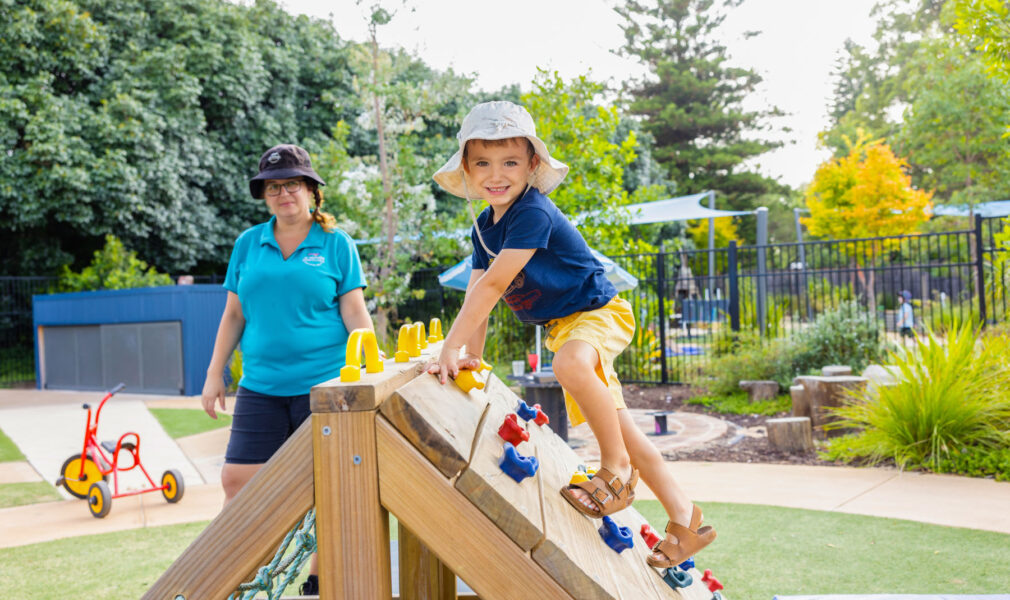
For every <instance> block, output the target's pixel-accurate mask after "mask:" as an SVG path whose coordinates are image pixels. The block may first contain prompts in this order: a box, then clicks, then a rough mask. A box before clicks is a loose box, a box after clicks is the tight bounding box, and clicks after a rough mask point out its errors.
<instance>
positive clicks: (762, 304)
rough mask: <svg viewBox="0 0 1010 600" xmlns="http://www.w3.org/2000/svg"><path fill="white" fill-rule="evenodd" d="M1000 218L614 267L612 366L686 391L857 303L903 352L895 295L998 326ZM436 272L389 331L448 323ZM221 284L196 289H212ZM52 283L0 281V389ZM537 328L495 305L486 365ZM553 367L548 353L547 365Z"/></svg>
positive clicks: (1002, 265) (935, 323) (686, 253)
mask: <svg viewBox="0 0 1010 600" xmlns="http://www.w3.org/2000/svg"><path fill="white" fill-rule="evenodd" d="M1004 227H1005V226H1004V223H1003V221H1002V220H1000V219H983V218H976V220H975V222H974V227H973V228H972V229H970V230H965V231H952V232H943V233H930V234H922V235H909V236H895V237H881V238H870V239H856V240H832V241H813V242H803V243H788V244H769V245H766V246H737V245H736V244H735V243H734V244H731V245H730V246H729V247H728V248H719V249H716V250H712V251H709V250H677V251H670V252H666V251H660V252H656V253H652V254H635V255H629V256H618V257H612V258H613V259H614V261H615V262H616V263H617V264H618V265H620V266H621V267H622V268H624V269H625V270H627V271H628V272H629V273H631V274H632V275H634V276H635V277H637V278H638V286H637V287H636V288H635V289H633V290H630V291H627V292H622V296H624V297H625V298H626V299H628V300H629V301H630V302H631V304H632V307H633V309H634V311H635V315H636V319H637V325H638V326H637V328H636V332H635V339H634V341H633V342H632V344H631V346H630V347H629V348H628V350H626V351H625V352H624V353H623V354H622V355H621V356H620V357H619V359H618V364H617V365H616V367H617V370H618V373H619V374H620V375H621V376H622V379H623V380H624V381H626V382H628V383H635V382H637V383H675V382H691V381H695V380H697V378H698V377H699V376H700V375H702V374H703V373H704V372H705V369H706V367H707V366H708V365H709V364H710V361H711V360H712V359H713V358H714V357H717V356H719V355H721V354H723V353H725V352H727V351H729V349H730V348H731V340H733V339H734V338H736V337H738V336H740V335H750V336H753V337H755V338H758V339H763V340H773V339H781V338H788V337H790V336H793V335H796V334H797V333H798V332H800V331H802V330H803V329H805V328H807V327H809V326H810V325H811V324H812V323H813V322H814V321H815V320H816V319H817V317H818V315H821V314H823V313H825V312H827V311H831V310H833V309H835V308H837V307H838V306H839V305H840V304H841V303H842V302H846V301H854V302H857V303H858V304H859V305H860V306H862V307H865V313H864V314H865V317H866V318H867V319H868V320H873V321H874V322H876V323H877V324H878V326H879V330H880V332H881V334H882V335H884V336H886V337H887V338H888V339H889V340H891V341H893V342H895V343H900V342H901V341H902V338H901V337H900V336H899V335H898V332H897V322H898V321H897V314H898V300H897V298H898V295H899V294H900V293H901V292H903V291H906V290H907V291H908V292H910V293H911V295H912V298H913V302H912V304H913V315H914V319H915V329H918V330H920V331H922V330H924V329H926V328H929V329H931V330H934V331H943V330H945V329H947V328H948V327H950V326H951V325H952V324H953V323H955V322H963V321H970V322H972V323H974V324H976V325H987V324H993V323H998V322H1004V321H1006V319H1007V314H1008V312H1007V309H1008V305H1010V301H1008V298H1007V290H1008V287H1010V253H1008V252H1007V250H1006V249H1005V247H1004V248H999V236H1001V235H1006V232H1004ZM442 270H443V269H422V270H419V271H417V272H415V273H414V274H413V279H412V282H411V290H412V294H411V296H410V298H409V299H408V300H407V301H406V302H404V303H403V304H401V305H400V306H399V307H398V310H397V319H396V320H395V321H394V323H393V325H394V326H399V324H400V323H401V322H406V321H407V320H423V321H425V322H427V321H428V320H429V319H431V318H432V317H438V318H440V319H441V320H442V322H443V323H444V324H449V323H451V321H452V319H454V318H455V316H456V313H457V312H458V311H459V308H460V306H461V305H462V303H463V292H461V291H457V290H451V289H448V288H444V287H442V286H441V285H439V283H438V277H437V276H438V273H439V272H441V271H442ZM222 279H223V278H222V277H221V276H208V277H199V278H197V280H196V282H197V283H218V282H220V281H222ZM53 284H54V280H53V279H51V278H44V277H0V385H12V384H18V383H22V382H30V381H32V380H33V379H34V376H35V367H34V360H33V357H34V353H33V332H32V327H31V323H32V317H31V296H32V294H38V293H45V292H46V291H48V290H49V289H51V287H52V285H53ZM535 336H536V329H535V328H534V327H533V326H530V325H525V324H523V323H520V322H519V321H518V320H517V319H516V318H515V316H513V315H512V314H511V311H509V310H508V308H507V307H506V306H505V305H504V304H503V303H498V306H497V307H496V308H495V309H494V312H493V313H492V314H491V317H490V319H489V326H488V335H487V339H488V344H487V345H486V347H485V352H484V355H485V357H486V358H487V359H488V360H489V361H491V362H492V363H495V364H505V363H507V362H509V361H512V360H520V359H523V358H525V357H526V356H527V355H528V354H529V353H532V352H533V351H534V350H535ZM545 358H546V360H550V357H549V353H548V355H547V356H546V357H545Z"/></svg>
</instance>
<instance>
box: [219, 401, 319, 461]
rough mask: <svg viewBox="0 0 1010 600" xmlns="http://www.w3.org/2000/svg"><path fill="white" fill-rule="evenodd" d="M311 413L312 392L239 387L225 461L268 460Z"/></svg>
mask: <svg viewBox="0 0 1010 600" xmlns="http://www.w3.org/2000/svg"><path fill="white" fill-rule="evenodd" d="M310 414H312V409H311V408H310V407H309V395H308V394H302V395H301V396H268V395H266V394H260V393H259V392H254V391H252V390H247V389H245V388H244V387H242V386H239V388H238V395H237V396H236V397H235V413H234V414H233V415H232V422H231V437H229V438H228V450H227V451H225V454H224V462H226V463H232V464H239V465H258V464H262V463H265V462H266V461H268V460H270V457H271V456H273V455H274V452H277V450H278V449H279V448H280V447H281V446H282V445H283V444H284V442H285V441H286V440H287V439H288V438H289V437H291V434H293V433H294V432H295V430H296V429H298V426H299V425H301V424H302V421H304V420H305V419H307V418H308V416H309V415H310Z"/></svg>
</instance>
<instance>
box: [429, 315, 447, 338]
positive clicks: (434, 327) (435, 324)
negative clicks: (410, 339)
mask: <svg viewBox="0 0 1010 600" xmlns="http://www.w3.org/2000/svg"><path fill="white" fill-rule="evenodd" d="M444 339H445V338H444V337H442V321H441V320H439V318H438V317H433V318H432V319H431V321H429V322H428V342H430V343H435V342H440V341H442V340H444Z"/></svg>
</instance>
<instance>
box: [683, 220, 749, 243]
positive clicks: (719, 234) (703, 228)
mask: <svg viewBox="0 0 1010 600" xmlns="http://www.w3.org/2000/svg"><path fill="white" fill-rule="evenodd" d="M687 233H688V235H690V236H691V239H692V240H693V241H694V247H695V248H708V219H697V220H695V221H691V222H690V225H688V227H687ZM734 240H735V241H736V242H737V243H739V242H740V235H739V233H738V232H737V230H736V224H735V223H734V222H733V219H732V218H730V217H719V218H718V219H715V247H716V248H725V247H726V246H729V243H730V242H731V241H734Z"/></svg>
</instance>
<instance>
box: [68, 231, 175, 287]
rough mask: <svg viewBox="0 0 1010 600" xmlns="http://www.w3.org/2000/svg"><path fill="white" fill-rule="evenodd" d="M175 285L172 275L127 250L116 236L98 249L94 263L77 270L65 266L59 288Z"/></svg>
mask: <svg viewBox="0 0 1010 600" xmlns="http://www.w3.org/2000/svg"><path fill="white" fill-rule="evenodd" d="M160 285H172V278H171V277H169V276H168V275H165V274H163V273H159V272H158V271H156V270H155V268H154V267H148V266H147V263H145V262H144V261H142V260H140V259H138V258H137V253H136V252H133V251H132V250H127V249H126V248H125V247H124V246H123V242H121V241H119V238H117V237H116V236H114V235H107V236H105V246H104V247H103V248H102V249H101V250H96V251H95V254H94V258H93V259H92V260H91V264H89V265H88V266H87V267H85V268H84V269H82V270H81V272H80V273H74V272H73V271H71V270H70V269H69V268H67V267H66V266H64V267H63V273H62V274H61V275H60V281H59V287H60V289H61V290H62V291H64V292H83V291H90V290H125V289H130V288H139V287H157V286H160Z"/></svg>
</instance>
